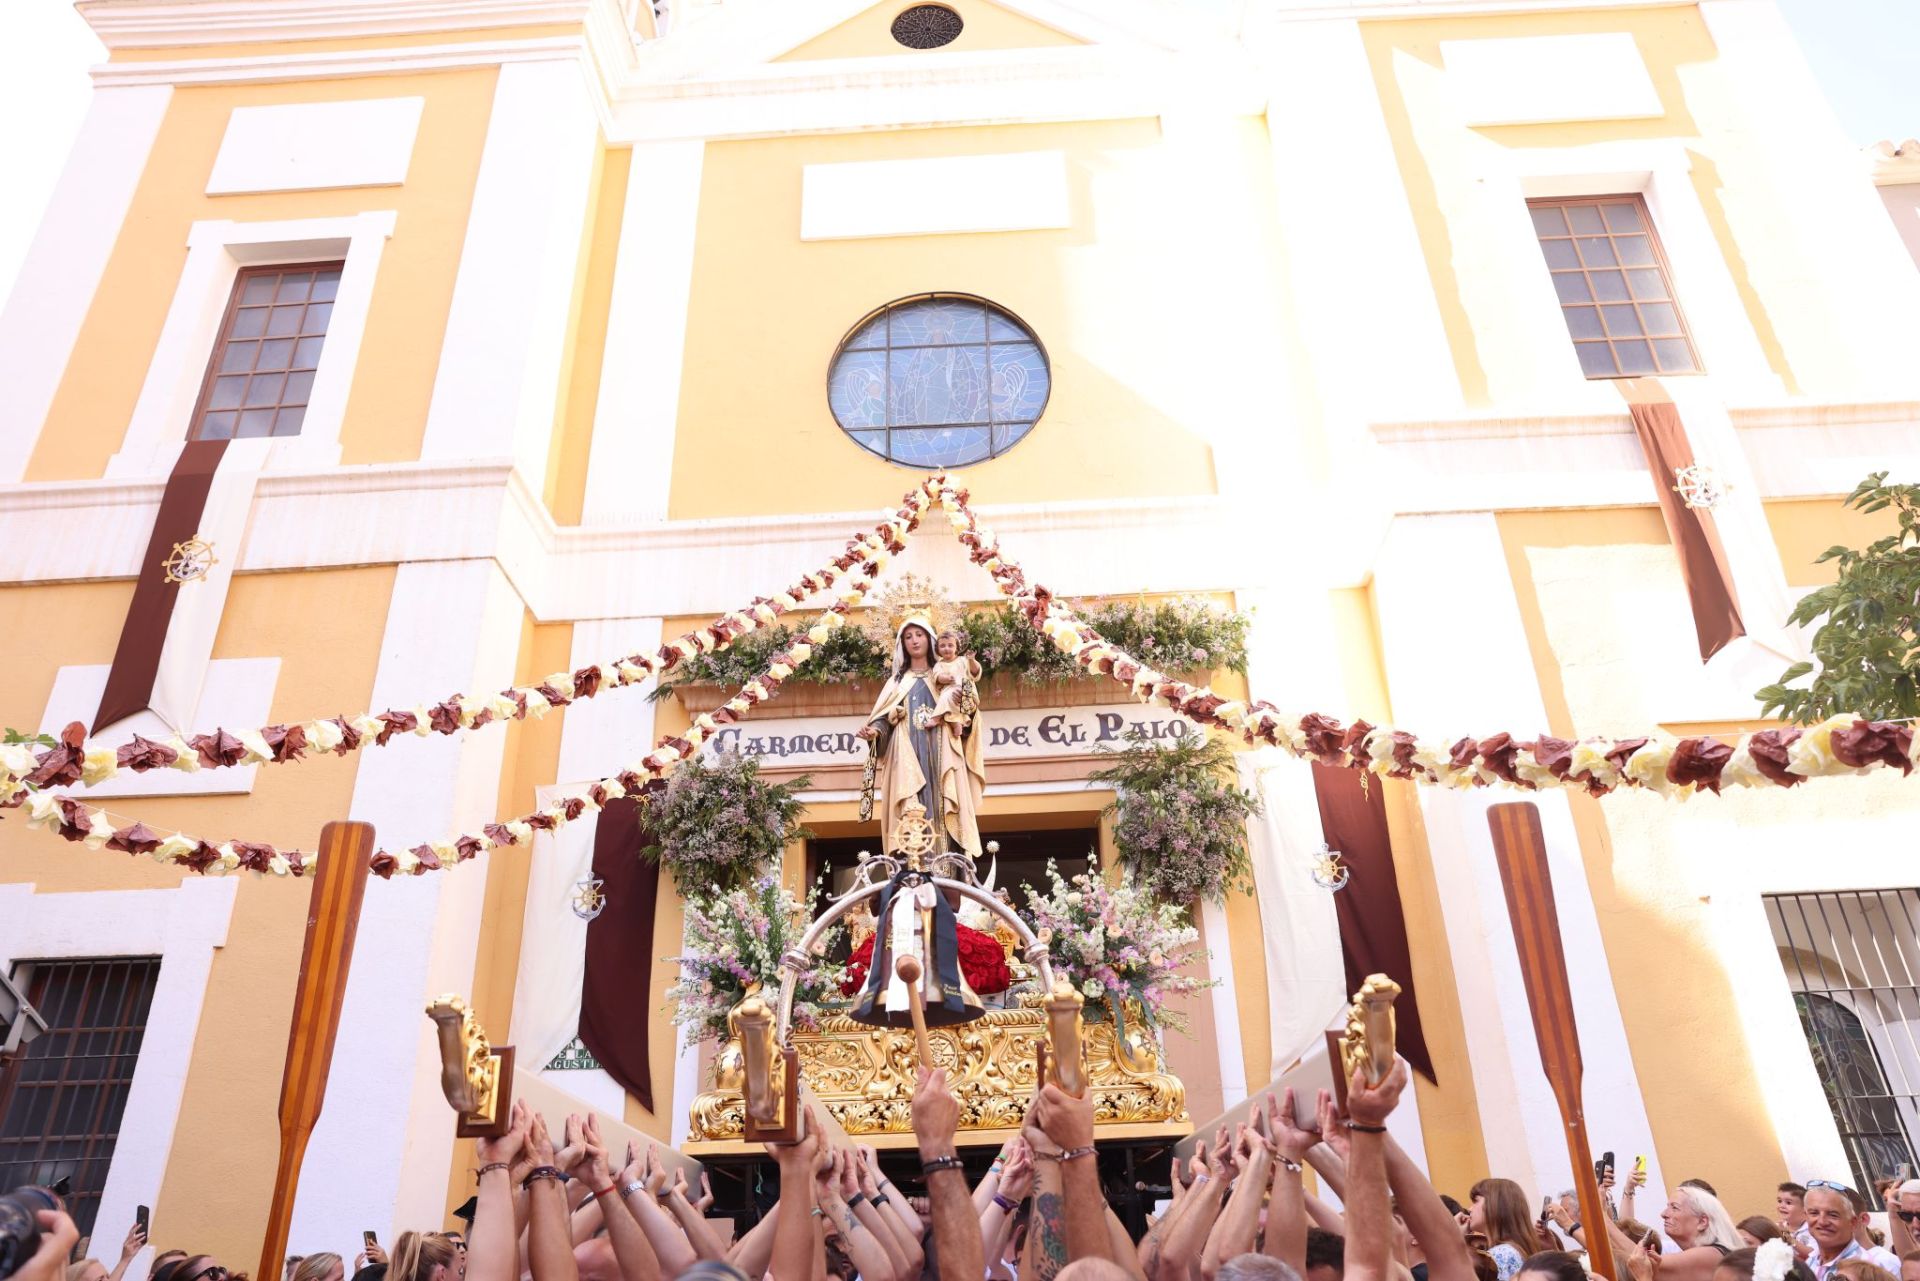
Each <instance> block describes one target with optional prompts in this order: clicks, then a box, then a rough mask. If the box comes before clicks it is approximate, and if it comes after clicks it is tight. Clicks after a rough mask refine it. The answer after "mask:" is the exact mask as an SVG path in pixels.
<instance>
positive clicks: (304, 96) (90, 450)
mask: <svg viewBox="0 0 1920 1281" xmlns="http://www.w3.org/2000/svg"><path fill="white" fill-rule="evenodd" d="M495 78H496V72H495V71H494V70H493V69H491V68H488V69H483V70H472V71H449V72H442V73H438V74H433V75H411V76H393V77H380V78H377V79H355V80H326V81H309V82H304V83H295V84H264V85H217V86H200V87H191V88H181V89H176V90H175V91H174V95H173V99H172V101H171V103H169V105H168V107H167V112H166V117H165V119H164V120H163V122H162V124H161V127H160V132H159V135H158V137H157V138H156V139H155V140H154V145H153V152H152V155H151V157H150V158H149V160H148V162H147V167H146V170H145V172H144V173H143V175H142V176H141V179H140V184H139V187H138V188H137V190H136V191H135V193H134V198H133V203H132V205H131V207H130V208H129V210H128V213H127V219H126V222H125V223H124V224H123V225H122V227H121V231H120V235H119V237H118V239H117V240H116V241H115V243H114V248H113V253H112V255H111V256H110V257H109V259H108V262H107V269H106V272H105V274H104V275H103V276H102V277H101V281H100V287H99V291H98V292H97V294H96V295H95V298H94V303H93V306H92V307H91V309H90V310H89V311H88V313H87V318H86V321H85V323H84V324H83V325H82V327H81V330H80V337H79V339H78V341H77V342H76V343H75V345H74V349H73V354H72V358H71V359H70V360H69V362H68V364H67V369H66V373H65V375H64V376H63V377H62V379H61V382H60V388H59V391H58V392H57V393H56V395H55V397H54V400H53V404H52V407H51V408H50V410H49V411H48V415H47V422H46V426H45V429H44V430H43V431H42V432H41V434H40V440H39V444H38V445H37V446H36V448H35V450H34V453H33V457H32V460H31V461H30V463H29V465H28V468H27V474H26V479H27V480H29V481H35V480H74V479H91V478H93V477H97V476H99V475H101V474H102V472H103V471H104V470H105V468H106V462H107V458H108V457H109V456H110V455H111V454H113V453H114V451H115V450H117V449H118V448H119V447H120V442H121V439H122V438H123V436H124V435H125V433H126V426H127V421H128V419H129V418H130V417H131V416H132V414H133V407H134V403H135V401H136V400H137V399H138V398H139V394H140V385H141V383H142V381H144V379H145V377H146V373H147V362H146V360H145V359H129V358H128V353H129V352H151V351H152V350H153V349H154V346H155V344H156V343H157V342H158V340H159V336H160V328H161V325H162V323H163V322H164V321H165V319H166V314H167V308H168V307H169V305H170V304H171V303H172V301H173V296H174V291H175V289H176V287H177V286H178V284H179V279H180V270H181V267H182V265H183V264H184V263H185V261H186V242H187V234H188V231H189V229H190V227H191V225H192V224H193V223H194V222H195V221H197V220H207V219H233V220H235V221H266V220H275V219H292V218H324V217H343V216H347V215H351V214H356V213H361V212H364V211H367V210H375V209H393V210H396V211H397V212H398V215H399V216H398V218H397V219H396V222H395V227H394V233H393V237H392V239H391V240H389V241H388V242H387V246H386V251H385V253H384V255H383V256H382V258H381V262H380V273H379V278H378V280H377V281H376V282H375V284H374V293H373V302H372V307H371V311H370V313H369V315H368V318H367V329H366V334H365V337H364V339H363V340H362V345H361V348H360V359H359V362H358V366H357V368H356V369H355V371H354V377H353V388H352V391H351V393H350V395H349V398H348V402H347V411H346V420H345V422H344V424H343V426H342V430H341V437H340V443H341V450H342V459H341V461H342V462H345V463H349V464H351V463H370V462H395V461H403V460H410V459H414V458H418V457H419V456H420V441H421V438H422V436H423V434H424V433H425V430H426V420H427V402H428V400H429V399H430V397H431V394H432V391H433V378H434V372H435V368H436V366H437V364H438V360H437V353H438V352H439V350H440V342H441V338H442V337H443V336H444V334H445V332H446V321H447V309H448V307H449V305H450V303H451V300H452V297H453V282H454V276H455V273H456V271H457V269H458V267H459V263H460V248H461V245H462V243H463V241H464V240H465V237H466V227H467V212H468V209H469V206H470V205H471V202H472V197H473V187H474V182H475V180H476V179H477V177H478V175H479V171H480V152H481V146H482V143H483V141H484V139H485V136H486V130H487V121H488V116H489V113H490V111H491V108H492V102H493V86H494V80H495ZM407 95H418V96H420V97H423V98H424V99H425V100H426V106H425V110H424V111H423V113H422V115H421V120H420V131H419V136H418V139H417V141H416V142H415V144H414V151H413V161H412V165H411V168H410V169H409V170H408V175H407V178H408V180H407V183H406V185H405V186H403V187H397V188H396V187H371V188H358V189H350V190H342V191H301V192H269V193H263V194H255V195H239V196H208V195H206V194H204V193H205V189H206V185H207V177H208V175H209V174H210V173H211V172H212V169H213V160H214V156H215V154H216V153H217V152H218V150H219V147H220V140H221V138H222V136H223V135H224V133H225V130H226V126H227V118H228V116H229V115H230V114H231V112H232V110H233V109H234V108H235V107H241V106H259V105H265V104H276V103H294V102H335V101H342V100H350V99H356V98H388V97H400V96H407ZM207 354H208V355H210V354H211V353H207ZM202 358H204V357H202ZM321 359H322V360H325V359H327V354H326V353H325V351H324V349H323V351H322V355H321Z"/></svg>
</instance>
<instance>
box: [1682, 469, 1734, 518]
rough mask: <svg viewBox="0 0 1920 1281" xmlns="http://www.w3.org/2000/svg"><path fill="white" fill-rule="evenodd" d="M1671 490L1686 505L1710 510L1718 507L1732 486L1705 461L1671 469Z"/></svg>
mask: <svg viewBox="0 0 1920 1281" xmlns="http://www.w3.org/2000/svg"><path fill="white" fill-rule="evenodd" d="M1673 479H1674V486H1673V492H1674V493H1676V494H1678V495H1680V497H1681V498H1682V499H1683V500H1685V502H1686V504H1687V506H1689V507H1698V508H1701V509H1703V510H1708V511H1711V510H1712V509H1713V508H1715V507H1718V506H1719V505H1720V504H1721V503H1722V502H1723V501H1724V500H1725V499H1726V496H1727V491H1728V490H1730V489H1732V488H1733V486H1732V485H1729V484H1728V483H1727V482H1726V481H1724V480H1722V479H1720V473H1718V472H1716V471H1714V469H1713V468H1711V467H1709V466H1707V465H1706V464H1705V463H1688V464H1687V465H1686V466H1685V467H1676V468H1674V469H1673Z"/></svg>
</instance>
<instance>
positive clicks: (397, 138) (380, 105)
mask: <svg viewBox="0 0 1920 1281" xmlns="http://www.w3.org/2000/svg"><path fill="white" fill-rule="evenodd" d="M426 105H427V100H426V99H425V98H419V97H411V98H352V99H346V100H343V101H340V102H281V103H270V104H265V105H262V106H253V107H235V108H234V109H233V111H232V112H231V113H230V114H229V115H228V116H227V131H226V133H225V134H224V135H222V137H221V139H220V151H219V154H217V155H216V156H214V158H213V172H212V174H210V175H209V176H208V178H207V194H208V195H209V196H226V195H238V194H240V193H243V192H255V191H321V190H325V189H327V188H334V187H397V186H400V185H401V184H403V183H405V182H406V180H407V167H408V166H409V165H410V164H411V163H412V161H413V143H414V139H415V137H416V136H418V134H419V132H420V115H421V112H423V111H424V110H425V109H426Z"/></svg>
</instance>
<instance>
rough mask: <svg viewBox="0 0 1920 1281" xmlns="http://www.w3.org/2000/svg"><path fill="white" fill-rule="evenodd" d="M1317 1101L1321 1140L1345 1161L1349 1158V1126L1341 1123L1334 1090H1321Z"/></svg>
mask: <svg viewBox="0 0 1920 1281" xmlns="http://www.w3.org/2000/svg"><path fill="white" fill-rule="evenodd" d="M1349 1097H1351V1096H1349ZM1316 1102H1317V1108H1316V1111H1317V1113H1318V1119H1319V1122H1320V1141H1321V1142H1323V1143H1325V1144H1326V1145H1327V1146H1328V1147H1330V1148H1332V1149H1333V1150H1334V1152H1335V1153H1336V1154H1337V1155H1338V1156H1339V1157H1340V1159H1341V1160H1342V1161H1344V1160H1346V1159H1347V1155H1348V1148H1349V1145H1348V1143H1347V1128H1346V1127H1345V1126H1344V1125H1341V1124H1340V1110H1339V1109H1338V1108H1336V1107H1334V1105H1333V1091H1332V1090H1322V1091H1320V1097H1319V1099H1318V1100H1317V1101H1316Z"/></svg>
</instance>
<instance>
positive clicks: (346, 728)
mask: <svg viewBox="0 0 1920 1281" xmlns="http://www.w3.org/2000/svg"><path fill="white" fill-rule="evenodd" d="M333 723H334V724H335V725H337V726H339V727H340V746H338V747H336V748H334V749H333V750H334V753H335V754H336V755H339V756H345V755H346V754H347V753H348V752H353V751H358V750H359V748H360V731H359V730H357V729H355V728H354V727H353V723H352V722H351V721H349V720H348V719H347V718H346V717H344V716H336V717H334V718H333Z"/></svg>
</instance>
